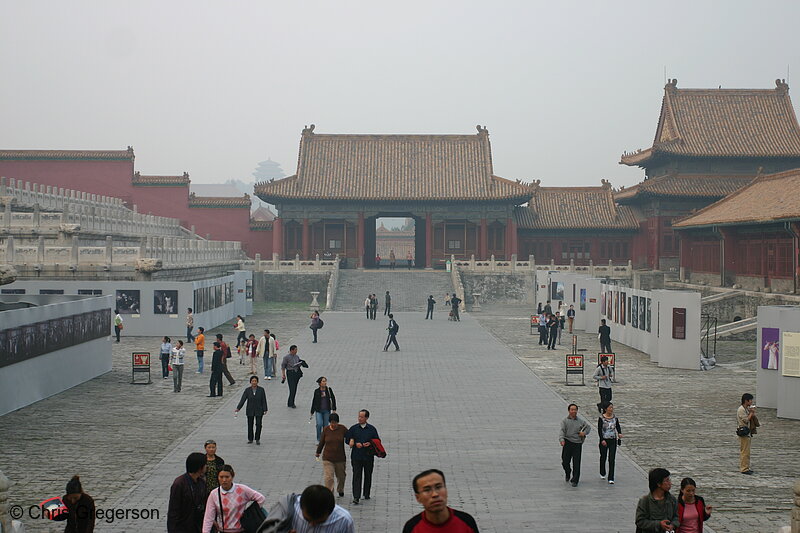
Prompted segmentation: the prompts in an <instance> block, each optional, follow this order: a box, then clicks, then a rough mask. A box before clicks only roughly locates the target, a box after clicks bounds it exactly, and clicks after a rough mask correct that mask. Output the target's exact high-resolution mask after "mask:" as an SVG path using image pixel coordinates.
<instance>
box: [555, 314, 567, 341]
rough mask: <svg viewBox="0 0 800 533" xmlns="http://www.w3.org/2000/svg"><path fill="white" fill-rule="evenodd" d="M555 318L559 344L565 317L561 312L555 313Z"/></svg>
mask: <svg viewBox="0 0 800 533" xmlns="http://www.w3.org/2000/svg"><path fill="white" fill-rule="evenodd" d="M556 320H558V344H559V345H561V333H562V332H563V331H564V322H566V317H565V316H564V314H563V313H558V312H557V313H556Z"/></svg>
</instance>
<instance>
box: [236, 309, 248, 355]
mask: <svg viewBox="0 0 800 533" xmlns="http://www.w3.org/2000/svg"><path fill="white" fill-rule="evenodd" d="M233 327H234V329H235V330H236V331H238V332H239V334H238V335H237V336H236V348H237V349H238V348H239V346H240V345H242V344H244V343H246V342H247V332H246V331H245V329H246V328H245V325H244V317H243V316H242V315H236V324H235V325H234V326H233Z"/></svg>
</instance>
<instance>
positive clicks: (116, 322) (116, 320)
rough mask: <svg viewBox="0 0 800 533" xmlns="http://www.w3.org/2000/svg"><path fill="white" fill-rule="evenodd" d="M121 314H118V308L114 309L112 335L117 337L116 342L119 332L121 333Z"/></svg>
mask: <svg viewBox="0 0 800 533" xmlns="http://www.w3.org/2000/svg"><path fill="white" fill-rule="evenodd" d="M122 322H123V320H122V315H120V314H119V309H114V335H116V337H117V342H119V336H120V333H122V328H123V326H122Z"/></svg>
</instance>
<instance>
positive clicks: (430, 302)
mask: <svg viewBox="0 0 800 533" xmlns="http://www.w3.org/2000/svg"><path fill="white" fill-rule="evenodd" d="M434 305H436V300H434V299H433V294H431V295H430V296H428V312H427V313H425V320H428V318H429V317H430V319H431V320H433V306H434Z"/></svg>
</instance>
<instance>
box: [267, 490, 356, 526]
mask: <svg viewBox="0 0 800 533" xmlns="http://www.w3.org/2000/svg"><path fill="white" fill-rule="evenodd" d="M277 505H278V506H279V507H280V508H282V509H287V510H289V511H288V513H287V514H288V515H290V516H291V524H290V525H289V531H290V532H294V533H311V532H315V533H316V532H318V533H355V531H356V527H355V524H354V523H353V517H352V516H351V515H350V512H349V511H347V510H346V509H345V508H344V507H342V506H340V505H336V499H335V498H334V497H333V492H331V491H330V490H328V489H327V488H326V487H323V486H322V485H310V486H308V487H306V488H305V490H304V491H303V493H302V494H301V495H300V496H298V495H297V494H289V495H287V496H284V497H282V498H281V499H280V500H279V501H278V504H277Z"/></svg>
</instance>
